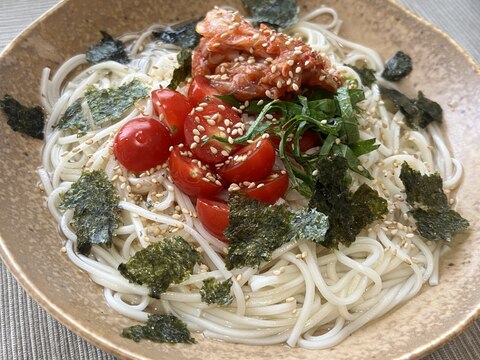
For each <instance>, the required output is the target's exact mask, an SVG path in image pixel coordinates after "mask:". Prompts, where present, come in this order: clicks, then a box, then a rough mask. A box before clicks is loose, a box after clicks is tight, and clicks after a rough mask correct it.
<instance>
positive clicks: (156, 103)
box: [151, 89, 192, 144]
mask: <svg viewBox="0 0 480 360" xmlns="http://www.w3.org/2000/svg"><path fill="white" fill-rule="evenodd" d="M151 96H152V102H153V109H154V111H155V113H156V114H157V116H159V118H160V120H162V121H165V122H166V123H167V124H168V127H169V128H170V132H171V133H172V140H173V143H174V144H180V143H181V142H183V140H184V137H183V124H184V122H185V118H186V117H187V115H188V114H189V113H190V111H192V105H191V104H190V101H189V100H188V99H187V97H186V96H185V95H183V94H180V93H179V92H178V91H175V90H169V89H159V90H155V91H152V95H151Z"/></svg>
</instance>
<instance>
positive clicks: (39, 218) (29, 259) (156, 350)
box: [0, 0, 480, 360]
mask: <svg viewBox="0 0 480 360" xmlns="http://www.w3.org/2000/svg"><path fill="white" fill-rule="evenodd" d="M300 3H301V12H302V13H305V12H308V11H309V10H310V9H313V8H315V7H318V6H320V5H322V4H324V5H329V6H333V7H335V8H336V10H337V11H338V13H339V16H340V18H341V19H343V20H344V23H343V25H342V30H341V33H340V34H341V35H342V36H344V37H346V38H348V39H351V40H353V41H356V42H359V43H362V44H365V45H367V46H370V47H373V48H375V49H376V50H377V51H379V52H380V54H381V55H382V56H383V57H384V58H387V57H389V56H390V55H392V54H393V53H394V52H396V51H397V50H403V51H405V52H407V53H408V54H410V55H411V56H412V58H413V60H414V71H413V73H412V74H411V76H410V77H409V79H408V80H407V81H406V82H405V84H402V87H403V88H404V90H405V91H407V92H410V93H412V94H413V93H414V92H416V91H417V90H422V91H424V92H425V94H426V95H427V96H428V97H430V98H433V99H435V100H436V101H437V102H439V103H440V104H442V107H443V109H444V119H445V124H444V129H445V131H446V132H447V133H448V136H449V138H450V143H451V146H452V148H453V149H454V154H455V156H456V157H457V158H458V159H459V160H461V161H462V163H463V164H464V166H465V176H464V183H463V185H462V187H461V189H460V190H459V192H458V202H459V206H458V208H459V209H460V211H461V213H462V215H463V216H464V217H466V218H467V219H469V220H470V222H471V228H470V231H469V232H468V233H466V234H463V235H460V236H458V237H457V238H455V241H454V243H453V246H452V250H451V251H450V252H449V253H448V254H447V255H446V256H445V257H444V258H443V259H442V262H441V269H440V271H441V282H440V285H438V286H436V287H429V286H425V287H424V289H423V290H422V291H421V293H420V294H419V295H418V296H416V297H415V298H414V299H412V300H411V301H409V302H408V303H406V304H404V305H402V306H400V307H399V308H398V309H397V310H396V311H394V312H392V313H390V314H388V315H387V316H385V317H383V318H382V319H380V320H378V321H376V322H375V323H374V324H371V325H369V326H366V327H365V328H363V329H361V330H360V331H358V332H356V333H355V334H354V335H353V336H350V337H349V338H348V339H346V340H345V341H344V342H342V343H341V344H339V345H338V346H336V347H335V348H333V349H330V350H323V351H307V350H302V349H297V348H295V349H290V348H288V347H287V346H285V345H277V346H260V347H251V346H245V345H232V344H226V343H222V342H217V341H209V340H205V339H202V338H201V336H199V335H197V336H196V337H197V339H198V340H199V341H198V342H199V343H198V344H197V345H194V346H189V345H175V346H163V345H159V344H153V343H150V342H142V343H140V344H137V343H134V342H132V341H130V340H126V339H124V338H122V337H120V335H119V333H120V332H121V329H122V328H123V327H125V326H129V325H131V324H132V323H133V322H132V321H130V320H128V319H126V318H124V317H122V316H120V315H119V314H117V313H116V312H114V311H113V310H112V309H110V308H109V307H108V306H107V305H106V303H105V301H104V299H103V292H102V289H101V288H100V287H99V286H97V285H95V284H94V283H92V282H91V281H90V280H89V278H88V276H87V274H85V273H83V272H81V271H80V270H79V269H78V268H76V267H75V266H74V265H73V264H71V263H70V262H69V261H68V259H67V257H66V256H65V255H64V254H62V253H61V252H60V248H61V246H62V239H61V238H60V236H59V233H58V232H57V230H56V229H57V226H56V224H55V221H54V220H53V218H52V217H51V216H50V214H49V212H48V211H47V210H46V209H45V206H44V203H45V200H44V195H43V194H42V193H41V192H40V191H39V190H38V188H37V186H36V185H37V182H38V179H37V175H36V172H35V170H36V168H37V167H38V166H39V164H40V151H41V148H42V142H41V141H38V140H33V139H30V138H28V137H26V136H23V135H20V134H19V133H14V132H13V131H11V129H10V128H9V127H8V126H7V124H6V121H5V119H3V117H4V115H3V113H2V114H0V117H2V121H0V131H1V133H2V137H1V138H0V143H1V145H0V146H1V148H2V151H3V156H2V157H1V158H0V174H1V176H0V208H1V211H0V235H1V241H0V253H1V255H2V258H3V259H4V261H5V263H6V264H7V266H8V267H9V269H10V270H11V271H12V272H13V274H14V275H15V276H16V278H17V279H18V280H19V281H20V283H21V284H22V285H23V286H24V287H25V288H26V289H27V290H28V291H29V293H30V294H31V295H32V296H33V297H34V299H35V300H36V301H38V302H39V303H40V304H41V305H43V306H44V307H45V308H47V310H49V311H50V312H51V313H52V314H53V315H54V316H55V317H56V318H57V319H59V320H60V321H62V322H63V323H64V324H66V325H67V326H68V327H70V328H71V329H73V330H74V331H76V332H77V333H79V334H80V335H81V336H83V337H85V338H86V339H87V340H89V341H90V342H92V343H94V344H95V345H98V346H100V347H102V348H104V349H105V350H107V351H109V352H111V353H113V354H115V355H118V356H120V357H122V358H143V359H153V358H159V357H161V358H164V359H183V358H185V359H186V358H199V359H200V358H210V359H212V360H213V359H224V358H230V357H232V354H235V353H239V354H240V353H241V354H242V357H243V358H246V359H250V358H267V357H271V358H281V357H284V356H288V358H290V359H297V358H298V359H317V358H319V357H322V356H328V358H330V359H340V358H343V359H344V358H350V357H352V356H353V354H354V355H355V358H357V359H371V358H385V357H389V358H403V357H410V356H411V357H415V356H419V355H420V354H424V353H425V352H426V351H429V350H433V348H434V347H436V346H439V345H440V344H441V343H442V342H443V341H445V339H448V338H451V337H452V336H453V335H454V334H455V333H456V332H458V331H461V329H462V328H464V327H465V326H466V324H468V323H469V322H471V321H472V320H473V318H474V316H476V314H477V313H478V309H479V305H480V287H478V285H477V284H476V282H474V281H472V279H477V278H478V277H479V276H480V266H479V265H480V264H479V262H480V241H478V237H479V233H480V232H479V231H478V230H479V224H478V219H477V218H478V217H477V214H478V212H479V210H480V194H479V189H478V186H476V182H475V173H477V172H478V171H479V169H480V158H479V157H478V156H476V146H475V145H476V141H477V140H478V139H479V138H480V137H479V135H480V134H479V132H480V130H479V127H478V126H476V125H475V121H476V119H477V118H479V117H480V106H479V105H480V104H479V102H480V101H479V99H480V77H479V76H478V74H477V72H478V69H475V66H474V65H473V64H472V62H471V61H469V60H468V59H467V58H466V56H465V55H464V53H463V52H462V51H461V50H460V49H459V48H458V47H456V46H455V45H454V44H453V43H452V42H450V41H449V40H448V39H447V38H445V37H444V36H443V35H441V34H440V33H439V32H437V31H436V30H434V29H433V28H432V27H431V26H428V25H426V24H425V23H423V22H421V21H419V20H418V19H416V18H414V17H413V16H411V15H409V14H407V13H406V12H405V11H404V10H402V9H401V8H399V7H398V6H397V5H395V4H394V3H393V2H385V1H382V0H375V1H368V2H367V1H362V2H358V1H355V0H343V1H335V0H326V1H314V0H312V1H300ZM218 4H219V3H218V2H216V1H201V2H200V1H198V2H195V5H194V6H192V2H191V1H188V0H176V1H161V2H159V1H155V0H133V1H132V0H116V1H111V0H105V1H101V2H97V1H95V0H85V1H81V2H80V1H73V0H67V1H64V2H63V3H61V4H60V5H59V6H57V7H56V8H55V9H54V10H52V11H50V12H49V13H48V14H47V16H44V17H43V18H42V19H40V20H39V21H37V22H36V23H35V24H34V25H33V26H31V27H30V28H29V29H28V30H27V31H26V32H24V33H23V34H22V35H21V36H20V37H19V38H17V39H16V40H15V42H14V43H13V44H12V45H11V46H10V47H9V48H8V49H7V50H6V51H5V52H4V53H3V54H2V56H1V57H0V77H1V79H2V81H1V82H0V96H3V94H11V95H13V96H14V97H16V98H17V99H19V100H20V101H22V102H24V103H26V104H37V103H39V102H40V99H39V84H40V76H41V72H42V69H43V68H44V67H50V68H52V70H53V71H55V69H56V68H57V67H58V66H59V64H60V63H61V62H63V61H64V60H66V59H67V58H69V57H70V56H72V55H75V54H77V53H80V52H84V51H85V49H86V47H87V46H88V45H90V44H93V43H95V42H97V41H98V39H99V30H106V31H107V32H109V33H110V34H112V35H113V36H119V35H121V34H124V33H127V32H136V31H140V30H142V29H145V28H146V27H147V26H149V25H150V24H152V23H156V22H157V23H158V22H161V23H168V22H172V21H176V20H182V19H189V18H193V17H196V16H199V15H201V14H204V13H205V12H206V11H208V10H209V9H210V8H211V7H213V5H218ZM221 4H225V5H232V6H235V7H237V8H241V4H240V1H232V0H229V1H222V2H221ZM413 36H414V38H415V41H413V40H412V39H413ZM427 329H428V331H426V330H427ZM385 339H388V341H385ZM366 344H367V345H366ZM160 354H161V355H160Z"/></svg>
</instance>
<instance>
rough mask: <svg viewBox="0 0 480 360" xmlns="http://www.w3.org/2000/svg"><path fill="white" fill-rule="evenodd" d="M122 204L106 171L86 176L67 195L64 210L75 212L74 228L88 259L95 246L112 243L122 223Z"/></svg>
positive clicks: (61, 205)
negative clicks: (118, 226) (119, 203)
mask: <svg viewBox="0 0 480 360" xmlns="http://www.w3.org/2000/svg"><path fill="white" fill-rule="evenodd" d="M118 202H119V197H118V194H117V193H116V191H115V189H114V187H113V185H112V184H111V182H110V181H109V180H108V178H107V175H106V174H105V173H104V172H102V171H91V172H84V173H83V174H82V176H81V177H80V178H79V179H78V180H77V181H76V182H75V183H73V185H72V186H71V187H70V189H69V190H68V191H67V192H66V193H65V195H64V196H63V199H62V202H61V203H60V208H61V209H64V210H66V209H72V210H73V211H74V212H73V219H72V224H73V226H74V227H75V230H76V234H77V248H78V251H79V252H80V253H81V254H84V255H88V254H89V253H90V249H91V248H92V244H107V245H109V244H110V243H111V239H112V236H113V232H114V230H115V229H116V228H117V224H118V222H119V220H120V217H119V213H118V212H119V209H118Z"/></svg>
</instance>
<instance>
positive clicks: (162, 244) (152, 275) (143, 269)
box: [118, 236, 200, 299]
mask: <svg viewBox="0 0 480 360" xmlns="http://www.w3.org/2000/svg"><path fill="white" fill-rule="evenodd" d="M199 259H200V254H199V253H198V251H196V250H195V249H193V248H192V247H191V246H190V244H189V243H187V242H186V241H185V240H184V239H183V238H182V237H180V236H177V237H173V238H165V239H163V240H162V241H159V242H157V243H155V244H151V245H149V246H147V247H146V248H145V249H142V250H140V251H138V252H137V253H136V254H135V255H134V256H132V257H131V258H130V259H129V260H128V261H127V262H126V263H122V264H120V265H119V266H118V270H119V271H120V273H121V274H122V275H123V276H124V277H125V278H127V279H128V280H129V281H130V282H133V283H136V284H140V285H143V284H145V285H147V286H148V287H149V288H150V296H152V297H154V298H157V299H159V298H160V295H161V294H162V293H163V292H165V291H166V290H167V288H168V287H169V286H170V284H179V283H181V282H182V281H185V280H186V279H187V278H188V277H189V276H190V275H191V274H192V272H193V267H194V266H195V264H196V263H197V261H198V260H199Z"/></svg>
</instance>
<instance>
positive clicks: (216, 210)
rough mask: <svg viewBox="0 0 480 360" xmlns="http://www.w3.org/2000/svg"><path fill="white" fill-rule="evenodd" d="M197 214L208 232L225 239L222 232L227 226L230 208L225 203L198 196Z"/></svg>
mask: <svg viewBox="0 0 480 360" xmlns="http://www.w3.org/2000/svg"><path fill="white" fill-rule="evenodd" d="M197 215H198V218H199V219H200V221H201V222H202V224H203V226H204V227H205V229H206V230H207V231H208V232H209V233H210V234H212V235H213V236H215V237H216V238H217V239H220V240H223V241H225V236H224V234H223V232H224V231H225V229H226V228H227V226H228V216H229V215H230V209H229V208H228V205H227V204H226V203H224V202H222V201H216V200H210V199H204V198H198V199H197Z"/></svg>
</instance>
